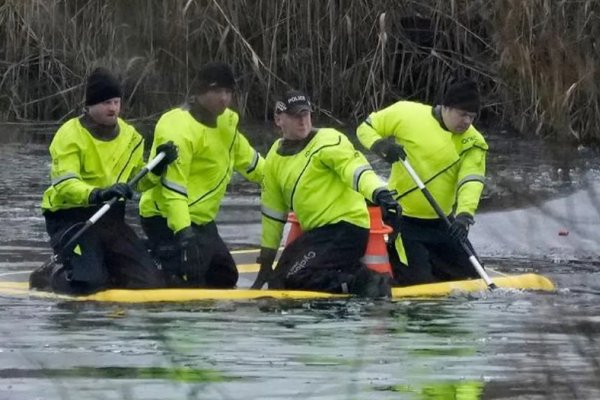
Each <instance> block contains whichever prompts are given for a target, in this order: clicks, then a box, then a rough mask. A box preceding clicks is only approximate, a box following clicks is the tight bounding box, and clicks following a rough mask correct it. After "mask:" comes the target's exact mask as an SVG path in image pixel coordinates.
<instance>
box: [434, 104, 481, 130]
mask: <svg viewBox="0 0 600 400" xmlns="http://www.w3.org/2000/svg"><path fill="white" fill-rule="evenodd" d="M476 117H477V113H474V112H469V111H465V110H461V109H459V108H453V107H446V106H442V119H443V120H444V125H446V128H448V130H449V131H450V132H452V133H463V132H464V131H466V130H467V129H469V127H470V126H471V124H472V123H473V121H474V120H475V118H476Z"/></svg>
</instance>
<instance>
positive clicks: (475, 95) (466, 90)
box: [442, 79, 481, 113]
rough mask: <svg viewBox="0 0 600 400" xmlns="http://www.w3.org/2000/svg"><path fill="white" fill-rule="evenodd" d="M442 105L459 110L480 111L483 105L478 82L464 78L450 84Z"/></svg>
mask: <svg viewBox="0 0 600 400" xmlns="http://www.w3.org/2000/svg"><path fill="white" fill-rule="evenodd" d="M442 105H444V106H446V107H452V108H458V109H459V110H463V111H468V112H474V113H479V108H480V106H481V104H480V100H479V90H478V89H477V84H476V83H475V82H474V81H472V80H470V79H463V80H459V81H457V82H454V83H453V84H451V85H450V87H449V88H448V90H446V94H445V95H444V100H443V101H442Z"/></svg>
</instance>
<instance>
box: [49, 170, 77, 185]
mask: <svg viewBox="0 0 600 400" xmlns="http://www.w3.org/2000/svg"><path fill="white" fill-rule="evenodd" d="M73 178H75V179H78V178H79V177H78V176H77V174H76V173H74V172H69V173H66V174H64V175H61V176H58V177H56V178H54V179H52V186H56V185H58V184H59V183H61V182H64V181H66V180H67V179H73Z"/></svg>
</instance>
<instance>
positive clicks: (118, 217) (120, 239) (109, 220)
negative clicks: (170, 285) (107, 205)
mask: <svg viewBox="0 0 600 400" xmlns="http://www.w3.org/2000/svg"><path fill="white" fill-rule="evenodd" d="M97 210H98V208H96V207H94V208H75V209H70V210H60V211H55V212H51V211H46V212H45V213H44V217H45V219H46V231H47V232H48V235H49V236H50V243H51V245H52V248H53V249H54V251H55V252H58V251H60V250H61V249H62V248H63V246H64V245H65V244H66V243H67V241H68V240H69V238H70V237H72V235H73V234H74V233H75V232H77V231H78V230H79V229H80V228H81V226H83V223H85V221H86V220H87V219H88V218H89V217H91V216H92V214H93V213H94V212H95V211H97ZM124 217H125V206H124V203H122V202H119V203H117V204H115V205H113V206H112V208H111V209H110V210H109V211H108V212H107V213H106V214H105V215H104V216H103V217H102V218H100V219H99V220H98V221H97V222H96V223H95V224H94V225H93V226H92V227H91V228H89V229H88V230H87V232H85V233H84V234H83V235H82V236H81V237H80V238H79V240H78V241H77V246H76V247H75V248H74V249H73V250H72V251H70V252H69V253H68V255H67V256H65V258H64V261H63V266H64V268H61V269H59V270H53V271H48V272H49V273H50V272H55V273H53V274H52V276H50V277H49V280H50V286H51V288H52V290H53V291H55V292H59V293H67V294H88V293H93V292H96V291H99V290H102V289H107V288H122V289H147V288H158V287H162V286H164V284H165V283H164V279H163V274H162V272H161V271H160V270H159V269H158V267H157V265H156V263H155V262H154V260H152V257H151V256H150V254H149V253H148V251H147V249H146V247H145V246H144V243H143V242H142V240H141V239H140V238H139V237H138V236H137V235H136V233H135V232H134V231H133V229H132V228H131V227H130V226H129V225H127V224H126V223H125V218H124Z"/></svg>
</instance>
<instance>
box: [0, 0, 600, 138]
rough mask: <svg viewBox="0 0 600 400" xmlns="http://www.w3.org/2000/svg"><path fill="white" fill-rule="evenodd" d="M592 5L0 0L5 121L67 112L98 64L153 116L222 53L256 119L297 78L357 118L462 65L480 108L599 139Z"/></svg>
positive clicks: (425, 91)
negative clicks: (117, 76) (476, 88)
mask: <svg viewBox="0 0 600 400" xmlns="http://www.w3.org/2000/svg"><path fill="white" fill-rule="evenodd" d="M599 12H600V3H599V2H596V1H593V0H588V1H583V0H582V1H560V2H558V1H553V0H530V1H522V0H498V1H496V0H462V1H461V0H450V1H448V0H424V1H417V0H372V1H366V0H306V1H292V0H287V1H277V2H274V1H269V0H128V1H120V0H105V1H94V0H26V1H23V0H5V1H4V2H3V3H2V4H1V5H0V40H1V42H0V117H2V118H4V119H10V120H17V121H30V120H64V119H65V118H68V117H69V116H71V115H73V113H74V112H77V107H75V106H77V105H80V104H81V99H82V97H83V87H82V81H83V80H84V77H85V75H86V73H88V72H89V71H90V70H91V69H92V68H93V67H94V66H96V65H99V64H102V65H105V66H108V67H110V68H113V69H115V70H117V71H119V72H120V73H121V74H122V76H123V79H124V82H125V87H126V93H127V94H126V98H125V104H126V107H127V109H128V115H129V116H136V117H140V118H143V117H146V118H155V117H156V115H157V114H158V113H160V112H161V111H163V110H164V109H165V108H168V107H170V106H173V105H174V104H177V103H179V102H181V101H182V100H183V99H184V98H185V96H186V95H187V94H188V93H189V91H190V88H191V87H192V82H193V79H194V71H195V69H196V67H197V66H199V65H201V64H202V63H204V62H206V61H208V60H214V59H216V60H224V61H227V62H229V63H231V64H232V65H233V67H234V69H235V70H236V71H237V73H238V75H239V77H240V80H239V87H240V90H239V98H238V107H239V109H240V111H241V112H242V113H244V114H248V115H249V116H252V117H254V118H267V116H268V114H269V110H270V109H271V106H270V104H271V103H272V96H273V94H275V93H277V92H279V91H281V90H283V89H284V88H288V87H297V88H303V89H305V90H307V91H308V92H309V93H310V94H311V95H312V97H313V99H314V100H315V102H316V103H317V104H318V105H319V111H320V112H321V113H322V114H325V115H329V116H330V117H332V118H334V119H336V120H344V121H352V122H353V123H354V122H356V121H358V120H360V119H361V118H363V117H364V116H365V115H366V114H367V113H368V112H370V111H371V110H374V109H376V108H379V107H381V106H383V105H386V104H389V103H391V102H393V101H395V100H397V99H399V98H408V99H415V100H420V101H424V102H435V101H436V100H437V99H438V98H439V97H440V95H441V93H442V91H443V88H444V87H445V85H446V83H447V82H448V80H449V79H451V78H452V77H454V76H470V77H472V78H475V79H477V80H478V81H479V82H480V85H481V88H482V91H483V92H484V99H485V104H486V107H485V108H484V110H483V111H484V112H483V115H482V117H483V118H484V119H487V120H494V121H496V122H497V121H498V119H501V120H502V121H504V122H507V123H510V124H512V125H513V126H516V127H518V128H519V129H520V130H522V131H523V132H525V133H531V134H538V135H544V136H548V137H553V138H557V139H573V140H575V141H578V142H586V141H597V140H598V139H599V138H600V133H598V132H597V131H596V129H595V127H596V126H597V125H598V122H600V121H599V119H600V96H599V95H598V94H599V92H598V86H597V85H598V83H597V82H598V81H599V79H598V78H599V71H598V65H600V60H599V57H600V55H599V54H600V53H599V52H598V50H597V43H596V41H597V38H598V37H600V23H599V21H598V15H600V14H599Z"/></svg>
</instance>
